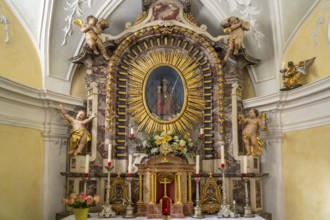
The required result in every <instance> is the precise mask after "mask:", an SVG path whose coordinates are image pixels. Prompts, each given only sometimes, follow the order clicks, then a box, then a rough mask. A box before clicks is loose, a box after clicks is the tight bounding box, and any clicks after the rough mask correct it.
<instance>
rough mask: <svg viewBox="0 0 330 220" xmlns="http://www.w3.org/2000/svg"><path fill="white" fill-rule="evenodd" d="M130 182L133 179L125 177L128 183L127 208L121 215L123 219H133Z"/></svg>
mask: <svg viewBox="0 0 330 220" xmlns="http://www.w3.org/2000/svg"><path fill="white" fill-rule="evenodd" d="M130 156H131V155H130ZM132 180H133V177H127V181H128V206H126V213H125V214H124V215H123V218H135V215H134V207H133V206H132V188H131V184H132Z"/></svg>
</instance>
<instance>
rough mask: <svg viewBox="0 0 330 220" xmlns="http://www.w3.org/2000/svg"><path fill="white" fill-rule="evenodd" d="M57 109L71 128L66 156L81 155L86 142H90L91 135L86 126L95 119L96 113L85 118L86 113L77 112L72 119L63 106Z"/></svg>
mask: <svg viewBox="0 0 330 220" xmlns="http://www.w3.org/2000/svg"><path fill="white" fill-rule="evenodd" d="M59 109H60V111H61V113H62V114H63V117H64V119H65V120H66V121H67V122H69V123H70V125H71V127H72V129H71V131H70V144H69V146H70V149H69V152H68V154H69V155H74V156H76V155H79V154H82V152H81V151H82V149H83V148H84V147H85V145H86V144H87V142H89V141H90V140H91V134H90V133H89V131H88V130H87V129H86V124H88V123H89V122H91V121H92V120H93V119H94V118H96V113H95V114H94V115H93V116H91V117H87V118H86V113H85V112H84V111H79V112H78V113H77V115H76V118H73V117H71V116H70V115H69V114H68V113H67V111H66V110H65V109H64V107H63V105H59Z"/></svg>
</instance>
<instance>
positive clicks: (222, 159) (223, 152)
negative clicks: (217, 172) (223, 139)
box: [221, 144, 225, 164]
mask: <svg viewBox="0 0 330 220" xmlns="http://www.w3.org/2000/svg"><path fill="white" fill-rule="evenodd" d="M221 164H225V146H224V145H223V144H221Z"/></svg>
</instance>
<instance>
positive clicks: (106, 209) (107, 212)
mask: <svg viewBox="0 0 330 220" xmlns="http://www.w3.org/2000/svg"><path fill="white" fill-rule="evenodd" d="M110 163H111V162H110ZM105 168H106V169H107V170H108V179H107V180H108V181H107V185H106V190H107V192H106V200H105V204H104V205H103V210H102V211H101V212H100V213H99V218H115V217H116V213H115V212H114V211H113V210H112V207H111V204H110V200H109V198H110V175H111V174H110V172H111V170H112V169H113V166H106V167H105Z"/></svg>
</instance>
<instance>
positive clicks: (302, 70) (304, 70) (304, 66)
mask: <svg viewBox="0 0 330 220" xmlns="http://www.w3.org/2000/svg"><path fill="white" fill-rule="evenodd" d="M315 58H316V57H313V58H312V59H309V60H304V61H300V62H299V64H298V66H297V68H296V71H297V72H299V73H302V74H304V75H306V74H307V68H308V67H309V66H310V65H312V64H313V63H314V60H315Z"/></svg>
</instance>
